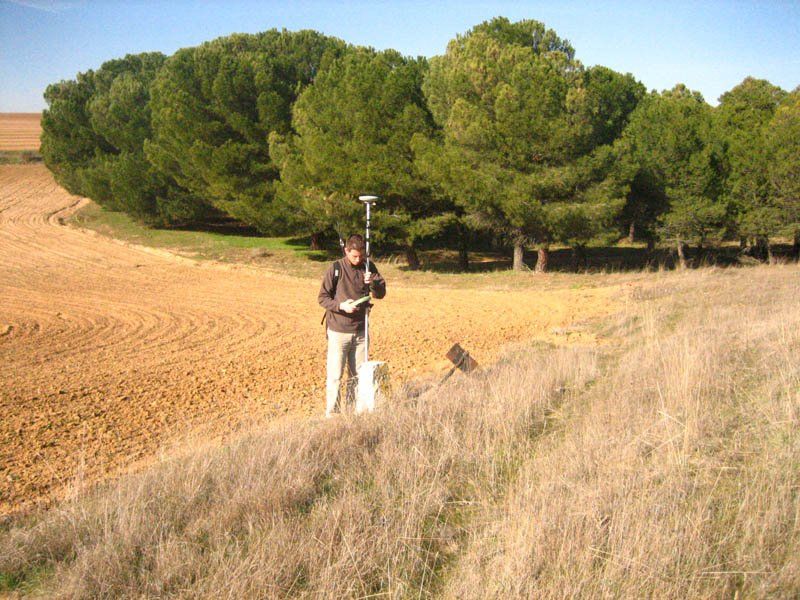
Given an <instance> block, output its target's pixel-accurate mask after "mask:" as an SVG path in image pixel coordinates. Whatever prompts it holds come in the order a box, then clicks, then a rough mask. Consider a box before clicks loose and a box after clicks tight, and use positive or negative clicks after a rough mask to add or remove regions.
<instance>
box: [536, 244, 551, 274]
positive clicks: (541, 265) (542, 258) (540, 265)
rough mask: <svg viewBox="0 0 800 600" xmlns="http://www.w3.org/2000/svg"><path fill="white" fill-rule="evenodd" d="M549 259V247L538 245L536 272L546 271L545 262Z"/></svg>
mask: <svg viewBox="0 0 800 600" xmlns="http://www.w3.org/2000/svg"><path fill="white" fill-rule="evenodd" d="M549 260H550V248H549V247H548V246H539V249H538V250H537V251H536V269H535V271H536V272H537V273H546V272H547V262H548V261H549Z"/></svg>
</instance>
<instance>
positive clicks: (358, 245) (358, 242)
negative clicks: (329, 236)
mask: <svg viewBox="0 0 800 600" xmlns="http://www.w3.org/2000/svg"><path fill="white" fill-rule="evenodd" d="M345 248H347V249H348V250H359V251H360V252H363V251H364V236H363V235H361V234H358V233H354V234H353V235H351V236H350V237H349V238H347V244H345Z"/></svg>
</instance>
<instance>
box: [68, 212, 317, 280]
mask: <svg viewBox="0 0 800 600" xmlns="http://www.w3.org/2000/svg"><path fill="white" fill-rule="evenodd" d="M70 223H71V224H73V225H76V226H78V227H82V228H85V229H91V230H94V231H97V232H98V233H100V234H102V235H105V236H108V237H113V238H116V239H120V240H123V241H126V242H130V243H133V244H139V245H143V246H149V247H153V248H163V249H166V250H170V251H172V252H175V253H176V254H180V255H182V256H186V257H189V258H196V259H202V260H217V261H222V262H236V263H254V264H263V265H265V266H268V267H269V266H274V267H275V268H277V269H278V270H281V271H292V270H293V267H294V268H296V267H299V266H302V265H308V266H309V267H311V268H312V269H313V273H314V275H316V274H317V272H318V271H319V263H320V262H324V261H327V260H328V258H329V253H328V252H326V251H321V250H310V249H309V244H308V241H307V240H305V239H298V238H291V237H265V236H260V235H254V234H252V233H251V232H244V233H239V232H236V233H228V232H224V233H223V232H215V231H192V230H187V229H165V228H157V227H148V226H146V225H144V224H142V223H139V222H137V221H136V220H135V219H133V218H132V217H130V216H128V215H126V214H125V213H121V212H115V211H110V210H106V209H104V208H102V207H100V206H98V205H97V204H94V203H92V204H88V205H86V206H85V207H83V208H82V209H81V210H79V211H78V212H77V213H76V214H75V215H74V216H73V217H72V218H71V219H70ZM228 229H231V228H230V227H228ZM300 274H303V273H300Z"/></svg>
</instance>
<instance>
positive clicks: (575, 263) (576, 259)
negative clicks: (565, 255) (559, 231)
mask: <svg viewBox="0 0 800 600" xmlns="http://www.w3.org/2000/svg"><path fill="white" fill-rule="evenodd" d="M572 267H573V269H574V271H575V272H576V273H577V272H578V271H580V270H581V269H584V270H586V269H587V268H588V267H589V260H588V257H587V254H586V246H575V247H574V248H572Z"/></svg>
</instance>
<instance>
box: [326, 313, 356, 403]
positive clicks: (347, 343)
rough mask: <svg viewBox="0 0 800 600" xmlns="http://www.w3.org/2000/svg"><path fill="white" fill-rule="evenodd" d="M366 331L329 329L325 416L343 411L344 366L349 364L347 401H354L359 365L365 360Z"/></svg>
mask: <svg viewBox="0 0 800 600" xmlns="http://www.w3.org/2000/svg"><path fill="white" fill-rule="evenodd" d="M364 342H365V338H364V332H363V331H362V332H359V333H340V332H338V331H331V330H330V329H328V367H327V370H328V376H327V380H326V383H325V400H326V402H325V416H326V417H330V416H332V415H333V414H335V413H337V412H341V411H342V402H341V392H340V388H341V383H342V374H343V373H344V366H345V364H347V391H346V396H345V398H346V403H347V404H348V405H350V404H352V403H353V398H354V394H355V390H356V384H357V378H356V374H357V373H358V367H360V366H361V363H363V362H364V356H365V352H364V350H365V347H364V346H365V344H364Z"/></svg>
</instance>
